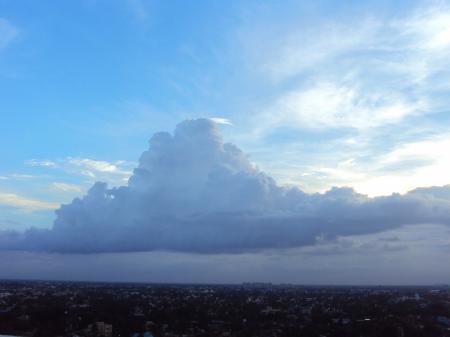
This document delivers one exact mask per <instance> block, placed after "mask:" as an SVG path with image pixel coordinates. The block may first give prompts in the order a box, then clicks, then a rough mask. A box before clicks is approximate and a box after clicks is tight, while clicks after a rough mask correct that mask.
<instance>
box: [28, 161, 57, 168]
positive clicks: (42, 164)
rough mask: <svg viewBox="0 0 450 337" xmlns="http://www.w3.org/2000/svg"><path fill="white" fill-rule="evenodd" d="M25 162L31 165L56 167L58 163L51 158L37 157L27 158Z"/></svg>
mask: <svg viewBox="0 0 450 337" xmlns="http://www.w3.org/2000/svg"><path fill="white" fill-rule="evenodd" d="M25 164H26V165H28V166H33V167H38V166H42V167H58V164H56V163H55V162H53V161H51V160H38V159H29V160H26V161H25Z"/></svg>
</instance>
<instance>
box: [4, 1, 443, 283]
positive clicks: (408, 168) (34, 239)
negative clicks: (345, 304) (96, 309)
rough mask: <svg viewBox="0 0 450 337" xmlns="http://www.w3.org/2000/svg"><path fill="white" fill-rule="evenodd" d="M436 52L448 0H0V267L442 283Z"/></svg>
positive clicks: (44, 274)
mask: <svg viewBox="0 0 450 337" xmlns="http://www.w3.org/2000/svg"><path fill="white" fill-rule="evenodd" d="M448 69H450V2H449V1H398V2H395V3H392V2H390V1H364V2H353V1H347V2H337V1H317V2H306V1H286V2H283V3H280V2H278V1H143V0H115V1H102V0H84V1H78V2H55V1H39V2H33V1H23V2H21V3H20V5H19V4H18V3H17V2H16V1H10V0H3V1H0V116H1V123H0V142H1V143H2V146H1V159H0V261H2V265H4V267H2V268H1V270H0V278H34V279H36V278H37V279H40V278H49V279H67V280H70V279H74V280H102V281H107V280H114V281H150V282H164V281H166V282H215V283H222V282H223V283H228V282H232V283H236V282H238V283H239V282H245V281H264V282H278V283H280V282H287V283H288V282H292V283H301V284H435V283H450V270H448V268H446V267H445V266H446V264H447V265H448V257H449V256H450V227H449V226H448V225H449V224H450V187H448V186H447V187H443V186H445V185H449V184H450V174H449V172H450V151H449V149H450V92H449V91H450V73H449V70H448ZM186 121H187V122H186ZM202 121H203V122H202ZM180 123H181V124H180ZM183 123H184V124H183ZM186 123H187V124H186ZM189 123H190V124H189ZM204 123H206V124H204ZM177 125H178V128H179V129H176V128H177ZM180 125H184V127H180ZM174 130H180V131H179V132H180V133H183V135H184V136H183V137H181V136H180V139H181V140H179V141H175V140H174V141H171V140H168V139H169V138H170V137H176V136H175V135H176V131H174ZM162 131H165V132H168V133H169V134H166V135H170V137H169V136H161V137H163V138H161V139H160V138H158V136H155V135H161V134H160V133H159V132H162ZM152 137H153V138H152ZM155 137H156V138H155ZM167 137H169V138H167ZM219 138H220V142H218V143H217V142H216V140H217V139H219ZM149 139H153V143H151V144H150V147H149V145H148V141H149ZM155 139H157V144H159V145H158V146H163V147H162V149H159V148H157V147H155V146H156V145H154V144H155ZM222 139H223V140H222ZM187 143H189V144H192V146H191V147H190V146H187V145H186V144H187ZM219 143H220V144H222V145H217V146H218V147H217V149H218V150H217V149H216V148H214V150H213V149H212V150H211V151H209V150H208V151H209V152H208V151H206V150H203V146H206V148H207V146H210V144H219ZM227 143H231V144H233V146H232V147H230V146H231V145H224V144H227ZM152 144H153V145H152ZM161 144H162V145H161ZM168 144H172V145H168ZM177 144H178V145H177ZM204 144H206V145H204ZM208 144H209V145H208ZM152 146H154V147H153V148H152ZM214 146H216V145H214ZM152 149H154V150H152ZM147 150H148V153H151V155H150V156H154V157H151V158H160V159H161V160H163V161H164V160H169V159H167V158H170V156H173V157H172V159H170V160H169V164H155V163H160V162H159V161H158V162H156V161H155V162H152V161H151V160H150V159H148V160H149V161H148V162H147V164H142V163H143V162H142V160H143V159H142V157H141V159H140V156H141V154H143V153H144V154H145V152H144V151H147ZM165 151H168V152H165ZM236 151H237V152H236ZM239 151H242V152H239ZM205 153H206V154H205ZM237 153H240V154H237ZM183 156H186V158H183V159H182V160H181V159H180V158H182V157H183ZM204 156H206V157H208V156H209V157H208V158H209V159H205V158H206V157H204ZM222 156H223V157H222ZM219 157H220V158H219ZM149 158H150V157H149ZM211 158H214V159H211ZM140 160H141V165H144V167H146V168H148V169H149V172H151V174H153V176H151V177H150V178H149V177H147V176H145V175H140V174H139V172H138V173H136V172H135V173H134V176H133V170H134V169H135V168H136V167H138V166H139V165H140V164H139V162H140ZM152 160H153V159H152ZM146 165H147V166H146ZM190 165H192V166H190ZM217 167H222V168H226V170H230V172H232V174H231V173H230V174H231V175H230V176H228V173H224V172H223V171H221V170H218V169H217ZM227 172H228V171H227ZM155 174H157V175H155ZM132 176H133V177H134V178H132V179H131V180H130V183H128V179H129V178H130V177H132ZM205 177H208V178H205ZM211 177H213V178H211ZM133 179H134V180H133ZM205 179H207V180H205ZM272 179H273V180H272ZM98 182H105V183H107V187H105V185H102V184H96V183H98ZM94 184H96V185H95V186H97V187H96V188H94V189H92V190H91V191H94V192H95V191H99V192H98V193H100V194H98V195H103V194H104V193H106V194H107V195H108V193H110V192H109V191H110V190H109V189H111V188H119V189H118V190H117V191H122V192H117V193H116V192H114V193H116V194H115V195H113V197H114V198H123V200H126V202H125V203H123V204H122V205H121V206H118V205H119V201H116V202H114V203H112V205H113V206H101V207H104V208H103V212H104V213H101V214H102V216H104V218H102V219H103V220H101V219H100V218H97V215H96V214H97V213H95V212H94V211H92V210H97V207H99V206H98V205H99V204H97V201H98V200H100V199H95V200H94V201H92V200H93V199H92V198H91V199H89V197H88V198H87V199H86V200H85V201H84V203H83V204H80V205H81V206H76V205H78V204H76V203H72V200H73V199H74V198H82V197H83V196H85V195H87V193H88V191H89V190H90V189H91V187H92V186H93V185H94ZM133 184H134V185H133ZM212 184H215V185H212ZM120 186H130V189H129V190H125V189H124V188H122V189H120ZM333 188H334V189H333ZM349 188H352V189H353V190H350V189H349ZM417 188H423V189H420V190H416V189H417ZM288 190H295V191H297V190H298V191H303V192H305V193H307V196H308V197H304V196H302V195H300V194H298V195H297V194H296V195H293V194H292V193H291V194H286V195H285V193H287V192H286V191H288ZM412 190H416V192H412V193H408V192H409V191H412ZM113 191H114V190H113ZM150 191H151V193H156V194H155V195H156V196H157V197H155V196H153V195H152V196H150V194H149V193H150ZM155 191H159V192H155ZM327 191H328V192H327ZM94 192H92V194H91V195H94V194H93V193H94ZM140 193H141V194H142V193H144V194H145V193H147V194H146V196H145V197H142V196H141V194H140ZM158 193H159V194H158ZM296 193H297V192H296ZM298 193H300V192H298ZM314 193H320V195H316V194H314ZM393 193H400V194H401V196H400V195H396V194H394V195H392V194H393ZM280 195H282V197H281V196H280ZM314 195H316V197H314ZM165 198H166V199H165ZM121 200H122V199H121ZM330 200H332V202H331V201H330ZM366 202H367V205H368V206H366V204H365V203H366ZM71 203H72V204H71ZM330 203H333V205H330ZM61 204H66V205H69V204H71V205H72V206H66V208H63V209H60V206H61ZM141 204H142V207H141V206H140V205H141ZM158 205H159V206H158ZM181 205H182V206H181ZM412 205H414V206H412ZM77 207H78V208H77ZM152 207H153V208H152ZM158 207H160V210H161V213H156V210H157V209H158ZM402 207H404V208H402ZM57 209H60V211H58V215H56V214H55V210H57ZM130 209H133V212H135V213H131V211H129V210H130ZM393 209H394V211H393ZM125 210H126V211H125ZM418 210H419V211H418ZM163 211H167V214H162V212H163ZM152 212H153V213H152ZM214 212H224V213H223V214H222V213H220V214H222V215H220V216H219V217H216V215H214V214H215V213H214ZM98 214H100V213H98ZM168 214H170V216H173V217H174V218H173V219H171V220H170V221H169V220H168V216H169V215H168ZM218 214H219V213H218ZM242 214H245V215H244V216H243V215H242ZM150 216H151V219H152V220H148V219H149V217H150ZM252 216H253V217H255V218H252V219H250V218H251V217H252ZM256 216H257V217H258V218H256ZM109 217H110V218H109ZM254 219H259V220H258V221H259V222H258V221H256V220H254ZM287 219H289V220H287ZM55 220H57V221H56V223H55V224H57V226H59V227H57V228H58V231H56V230H52V228H53V223H54V221H55ZM219 220H220V221H219ZM102 221H103V222H102ZM115 221H117V224H115V223H114V222H115ZM253 221H254V222H253ZM75 223H77V224H82V225H83V226H84V227H83V229H82V230H81V229H74V228H72V226H73V224H75ZM202 223H204V224H206V223H208V224H218V226H215V225H211V226H209V227H205V228H202V227H201V226H202V225H201V224H202ZM58 224H59V225H58ZM102 224H104V225H102ZM121 224H123V225H124V226H125V224H129V225H130V224H133V226H134V227H133V231H134V232H133V231H130V230H128V229H127V228H130V227H124V226H122V227H121ZM156 224H158V225H161V226H162V227H161V228H164V229H163V230H161V232H159V229H158V226H156ZM297 224H300V225H299V226H296V225H297ZM108 225H109V227H108ZM130 226H131V225H130ZM189 226H193V227H189ZM205 226H206V225H205ZM227 226H228V227H227ZM31 227H33V228H35V229H36V231H35V232H32V233H31V234H30V235H28V236H26V237H22V236H17V233H23V232H24V231H26V230H28V229H29V228H31ZM55 228H56V227H55ZM70 228H72V229H70ZM168 228H169V229H168ZM230 228H233V230H230ZM219 229H220V230H219ZM36 233H37V234H36ZM43 233H49V234H43ZM102 233H104V235H105V236H104V237H102ZM106 235H107V236H106ZM133 235H134V236H133ZM118 238H121V239H122V241H120V240H119V241H117V239H118ZM77 240H78V241H77ZM127 240H128V241H127ZM119 242H120V244H119ZM78 243H79V244H78ZM133 247H136V248H135V249H133ZM142 250H143V251H146V252H136V251H142Z"/></svg>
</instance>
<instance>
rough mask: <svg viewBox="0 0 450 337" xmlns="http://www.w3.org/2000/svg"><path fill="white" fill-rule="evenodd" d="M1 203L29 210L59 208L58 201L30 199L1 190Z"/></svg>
mask: <svg viewBox="0 0 450 337" xmlns="http://www.w3.org/2000/svg"><path fill="white" fill-rule="evenodd" d="M0 205H4V206H9V207H14V208H18V209H20V210H23V211H28V212H32V211H40V210H51V209H57V208H58V206H59V204H57V203H53V202H48V201H42V200H36V199H30V198H27V197H23V196H20V195H17V194H15V193H3V192H0Z"/></svg>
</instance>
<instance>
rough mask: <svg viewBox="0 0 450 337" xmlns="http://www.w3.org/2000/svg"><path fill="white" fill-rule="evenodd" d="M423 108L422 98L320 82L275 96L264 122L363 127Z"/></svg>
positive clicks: (383, 123) (328, 126)
mask: <svg viewBox="0 0 450 337" xmlns="http://www.w3.org/2000/svg"><path fill="white" fill-rule="evenodd" d="M424 108H425V104H424V103H423V102H409V101H408V99H407V98H406V97H402V95H399V94H393V93H384V94H382V93H381V92H364V90H361V89H359V88H357V87H356V86H353V87H351V86H347V85H337V84H336V83H327V82H324V83H318V84H316V85H315V86H311V87H308V88H305V89H299V90H295V91H291V92H288V93H286V94H284V95H283V96H281V97H280V98H278V100H277V102H276V103H275V104H274V105H273V107H272V108H269V111H268V112H267V113H266V122H267V124H269V125H270V127H274V126H275V127H276V126H279V125H291V126H292V125H294V126H297V127H300V128H340V127H352V128H357V129H364V128H369V127H377V126H381V125H385V124H390V123H396V122H399V121H401V120H402V119H403V118H405V117H406V116H408V115H412V114H415V113H419V112H420V111H423V110H424Z"/></svg>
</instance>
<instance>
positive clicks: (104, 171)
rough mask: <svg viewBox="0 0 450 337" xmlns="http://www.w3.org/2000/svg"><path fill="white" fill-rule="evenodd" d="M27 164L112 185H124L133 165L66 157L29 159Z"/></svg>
mask: <svg viewBox="0 0 450 337" xmlns="http://www.w3.org/2000/svg"><path fill="white" fill-rule="evenodd" d="M25 164H26V165H28V166H32V167H41V168H46V169H60V170H63V171H65V172H66V173H69V174H76V175H81V176H84V177H88V178H90V179H92V180H95V179H101V180H104V181H107V182H109V183H111V184H114V185H117V184H123V182H124V181H127V180H128V178H129V177H130V176H131V174H132V171H131V169H130V167H131V165H133V163H130V162H127V161H124V160H116V161H114V162H109V161H105V160H97V159H92V158H80V157H66V158H64V159H56V160H48V159H29V160H26V161H25Z"/></svg>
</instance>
